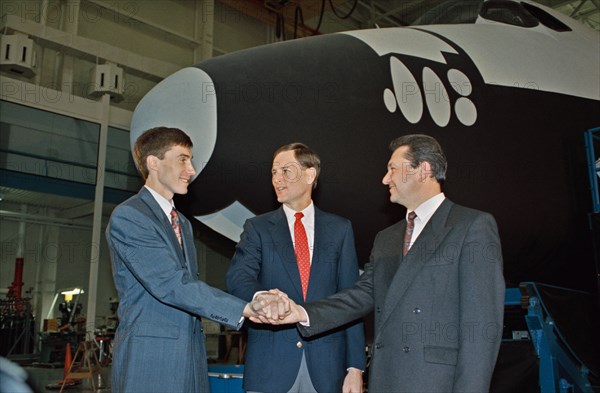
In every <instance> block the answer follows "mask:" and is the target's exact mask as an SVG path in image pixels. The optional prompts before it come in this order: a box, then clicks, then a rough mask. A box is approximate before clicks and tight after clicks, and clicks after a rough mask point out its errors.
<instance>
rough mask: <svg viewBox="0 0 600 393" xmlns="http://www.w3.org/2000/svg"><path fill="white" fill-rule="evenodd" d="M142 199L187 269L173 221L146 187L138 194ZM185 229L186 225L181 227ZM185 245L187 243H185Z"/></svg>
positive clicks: (180, 262)
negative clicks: (172, 224)
mask: <svg viewBox="0 0 600 393" xmlns="http://www.w3.org/2000/svg"><path fill="white" fill-rule="evenodd" d="M138 195H139V196H140V198H141V199H142V200H143V201H144V202H145V203H146V204H147V205H148V207H149V208H150V211H151V212H152V214H153V217H151V218H152V219H154V220H155V221H156V222H158V224H159V226H160V227H161V228H162V229H163V230H164V231H165V233H166V234H167V238H168V239H169V241H170V242H171V247H173V248H174V249H175V252H176V254H177V256H178V260H179V264H180V265H181V267H183V268H186V263H185V258H184V256H183V250H182V249H181V246H180V245H179V241H178V240H177V235H175V231H173V227H172V226H171V221H170V220H169V219H168V218H167V216H166V215H165V213H164V212H163V210H162V209H161V207H160V205H159V204H158V202H156V199H154V197H153V196H152V194H151V193H150V191H148V190H147V189H146V187H142V189H141V190H140V192H139V193H138ZM180 225H181V224H180ZM181 227H182V228H183V227H184V225H181ZM184 244H185V242H184Z"/></svg>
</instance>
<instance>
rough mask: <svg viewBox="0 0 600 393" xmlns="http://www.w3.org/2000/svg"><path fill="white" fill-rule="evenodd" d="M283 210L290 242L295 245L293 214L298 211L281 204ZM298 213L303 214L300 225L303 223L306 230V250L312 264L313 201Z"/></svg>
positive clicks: (313, 234) (313, 241) (313, 235)
mask: <svg viewBox="0 0 600 393" xmlns="http://www.w3.org/2000/svg"><path fill="white" fill-rule="evenodd" d="M283 212H284V213H285V217H286V218H287V222H288V227H289V228H290V234H291V235H292V243H293V244H294V246H295V244H296V239H295V238H294V223H295V222H296V217H295V216H294V214H296V213H298V212H296V211H294V210H293V209H290V208H289V207H287V206H286V205H283ZM300 213H302V214H304V217H302V225H304V230H305V231H306V238H307V239H308V251H309V252H310V263H311V264H312V257H313V246H314V244H315V205H314V204H313V202H312V201H310V205H308V206H307V207H306V208H305V209H304V210H302V211H301V212H300Z"/></svg>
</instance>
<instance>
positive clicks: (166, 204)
mask: <svg viewBox="0 0 600 393" xmlns="http://www.w3.org/2000/svg"><path fill="white" fill-rule="evenodd" d="M144 187H146V188H147V189H148V191H150V194H152V196H153V197H154V199H155V200H156V202H158V205H159V206H160V208H161V209H162V211H163V212H164V213H165V214H166V215H167V218H169V220H171V210H173V209H175V203H174V202H173V200H170V201H168V200H167V198H165V197H164V196H162V195H160V194H159V193H158V192H156V191H154V190H153V189H152V188H150V187H148V186H146V185H144Z"/></svg>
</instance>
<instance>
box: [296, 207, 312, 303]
mask: <svg viewBox="0 0 600 393" xmlns="http://www.w3.org/2000/svg"><path fill="white" fill-rule="evenodd" d="M294 216H295V217H296V221H295V222H294V241H295V244H294V252H295V253H296V261H297V262H298V271H299V272H300V283H301V284H302V296H303V297H304V300H306V292H307V290H308V280H309V278H310V252H309V251H308V239H307V237H306V230H305V229H304V225H303V224H302V217H304V214H302V213H296V214H295V215H294Z"/></svg>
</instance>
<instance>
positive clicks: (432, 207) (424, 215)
mask: <svg viewBox="0 0 600 393" xmlns="http://www.w3.org/2000/svg"><path fill="white" fill-rule="evenodd" d="M444 199H446V196H445V195H444V193H443V192H440V193H439V194H437V195H435V196H433V197H431V198H429V199H428V200H426V201H425V202H423V203H421V204H420V205H419V206H418V207H417V208H416V209H415V213H416V214H417V217H416V218H415V228H414V229H413V233H412V238H411V239H410V244H409V245H408V248H409V249H410V247H412V245H413V244H414V243H415V241H416V240H417V238H418V237H419V235H420V234H421V232H422V231H423V228H425V225H427V223H428V222H429V219H430V218H431V216H433V213H435V212H436V210H437V209H438V208H439V207H440V205H441V204H442V202H444ZM408 213H410V212H409V211H407V212H406V219H407V220H408Z"/></svg>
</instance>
